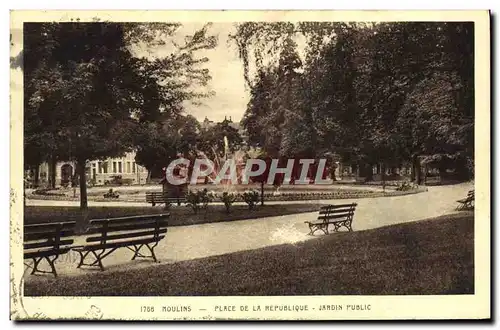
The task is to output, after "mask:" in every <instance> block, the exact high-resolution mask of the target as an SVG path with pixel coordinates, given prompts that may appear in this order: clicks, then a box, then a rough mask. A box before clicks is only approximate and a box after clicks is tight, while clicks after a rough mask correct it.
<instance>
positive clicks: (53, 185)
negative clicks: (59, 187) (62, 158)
mask: <svg viewBox="0 0 500 330" xmlns="http://www.w3.org/2000/svg"><path fill="white" fill-rule="evenodd" d="M56 166H57V160H56V158H55V157H54V156H52V157H50V162H49V173H50V178H49V182H50V188H52V189H55V188H56Z"/></svg>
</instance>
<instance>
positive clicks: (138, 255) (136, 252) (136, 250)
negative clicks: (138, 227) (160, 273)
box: [127, 242, 158, 262]
mask: <svg viewBox="0 0 500 330" xmlns="http://www.w3.org/2000/svg"><path fill="white" fill-rule="evenodd" d="M144 245H146V247H147V248H148V250H149V252H150V254H151V255H149V256H147V255H144V254H142V253H141V252H140V251H141V248H142V247H143V246H144ZM157 245H158V242H155V243H154V244H153V245H152V246H150V245H149V244H141V245H139V247H137V245H134V249H132V248H130V247H128V246H127V248H128V249H129V250H131V251H132V252H134V255H133V257H132V260H135V258H152V259H153V260H154V261H155V262H158V259H156V255H155V252H154V248H155V247H156V246H157Z"/></svg>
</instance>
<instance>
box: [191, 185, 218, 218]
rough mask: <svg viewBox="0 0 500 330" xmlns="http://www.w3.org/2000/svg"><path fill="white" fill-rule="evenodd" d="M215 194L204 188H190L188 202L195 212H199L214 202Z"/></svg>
mask: <svg viewBox="0 0 500 330" xmlns="http://www.w3.org/2000/svg"><path fill="white" fill-rule="evenodd" d="M213 199H214V195H213V194H212V193H211V192H208V190H207V189H203V190H197V191H196V190H189V191H188V192H187V194H186V204H187V206H189V207H191V209H192V210H193V212H194V213H195V214H197V213H198V211H199V210H200V209H204V210H207V208H208V204H209V203H210V202H212V201H213Z"/></svg>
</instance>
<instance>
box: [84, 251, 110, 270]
mask: <svg viewBox="0 0 500 330" xmlns="http://www.w3.org/2000/svg"><path fill="white" fill-rule="evenodd" d="M115 250H116V249H111V250H109V251H106V250H105V249H104V250H102V251H101V253H97V252H96V251H95V250H89V251H85V253H83V251H78V253H80V263H79V264H78V266H77V268H80V267H81V266H99V268H100V269H101V271H104V266H103V264H102V259H104V258H106V257H107V256H108V255H110V254H111V253H113V252H114V251H115ZM89 253H92V254H93V255H94V258H95V260H94V262H92V263H88V264H86V263H85V262H84V260H85V258H86V257H87V256H88V255H89Z"/></svg>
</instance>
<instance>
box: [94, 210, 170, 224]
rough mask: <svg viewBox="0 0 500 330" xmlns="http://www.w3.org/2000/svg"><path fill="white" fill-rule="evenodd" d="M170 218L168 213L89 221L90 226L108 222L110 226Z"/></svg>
mask: <svg viewBox="0 0 500 330" xmlns="http://www.w3.org/2000/svg"><path fill="white" fill-rule="evenodd" d="M168 217H170V213H162V214H148V215H134V216H129V217H118V218H108V219H92V220H90V225H91V226H92V225H97V224H102V223H105V222H109V223H110V224H111V223H113V224H119V223H126V222H134V221H135V222H137V221H145V220H151V221H155V220H156V219H158V218H168Z"/></svg>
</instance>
